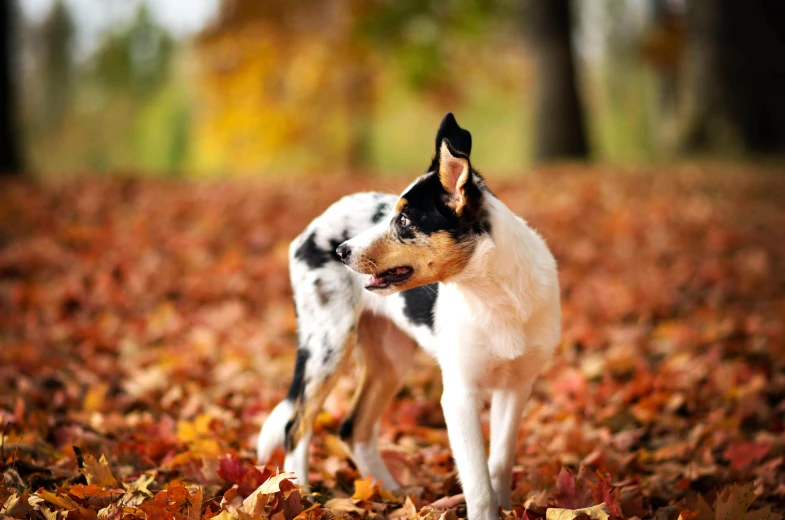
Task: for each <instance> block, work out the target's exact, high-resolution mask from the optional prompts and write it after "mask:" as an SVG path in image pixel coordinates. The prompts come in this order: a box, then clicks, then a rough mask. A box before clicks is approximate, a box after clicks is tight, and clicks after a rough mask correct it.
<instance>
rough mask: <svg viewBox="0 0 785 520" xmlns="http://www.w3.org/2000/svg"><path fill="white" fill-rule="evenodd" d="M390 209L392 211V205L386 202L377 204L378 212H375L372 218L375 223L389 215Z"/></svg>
mask: <svg viewBox="0 0 785 520" xmlns="http://www.w3.org/2000/svg"><path fill="white" fill-rule="evenodd" d="M389 211H390V205H389V204H388V203H386V202H380V203H379V204H378V205H377V206H376V213H374V214H373V217H371V220H373V223H374V224H378V223H379V222H380V221H381V220H382V219H383V218H384V216H385V215H387V212H389Z"/></svg>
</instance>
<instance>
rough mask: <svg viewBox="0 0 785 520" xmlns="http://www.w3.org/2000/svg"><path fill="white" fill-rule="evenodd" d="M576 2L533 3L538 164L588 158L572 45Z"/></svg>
mask: <svg viewBox="0 0 785 520" xmlns="http://www.w3.org/2000/svg"><path fill="white" fill-rule="evenodd" d="M571 14H572V13H571V4H570V0H530V1H529V2H528V10H527V15H528V17H527V18H528V22H529V36H530V39H531V43H532V51H533V53H534V58H535V66H536V72H537V80H536V87H535V88H536V104H537V108H536V113H537V115H536V120H535V124H536V127H535V131H534V135H535V144H534V155H535V159H536V160H537V161H548V160H552V159H562V158H578V159H585V158H586V157H587V156H588V145H587V142H586V131H585V129H584V115H583V107H582V106H581V102H580V99H579V98H578V89H577V85H576V77H575V76H576V75H575V57H574V54H573V47H572V41H571V33H572V17H571Z"/></svg>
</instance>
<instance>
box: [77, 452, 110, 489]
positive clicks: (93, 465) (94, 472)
mask: <svg viewBox="0 0 785 520" xmlns="http://www.w3.org/2000/svg"><path fill="white" fill-rule="evenodd" d="M82 473H84V476H85V478H87V483H88V484H97V485H99V486H101V487H106V486H116V485H117V479H115V478H114V475H112V470H111V469H110V468H109V461H107V460H106V457H105V456H104V455H101V458H100V459H99V460H97V461H96V460H95V457H93V456H92V455H90V454H89V453H87V454H86V455H85V456H84V468H83V469H82Z"/></svg>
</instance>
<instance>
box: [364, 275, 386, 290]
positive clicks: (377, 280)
mask: <svg viewBox="0 0 785 520" xmlns="http://www.w3.org/2000/svg"><path fill="white" fill-rule="evenodd" d="M386 285H387V280H385V279H384V277H383V276H379V275H375V274H374V275H371V279H370V280H369V281H368V285H367V287H384V286H386Z"/></svg>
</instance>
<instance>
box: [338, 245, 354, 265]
mask: <svg viewBox="0 0 785 520" xmlns="http://www.w3.org/2000/svg"><path fill="white" fill-rule="evenodd" d="M335 252H336V254H337V255H338V258H340V259H341V260H343V262H344V263H346V261H347V260H348V259H349V257H350V256H351V255H352V250H351V249H350V248H349V246H347V245H346V242H344V243H343V244H341V245H340V246H338V249H336V250H335Z"/></svg>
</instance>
